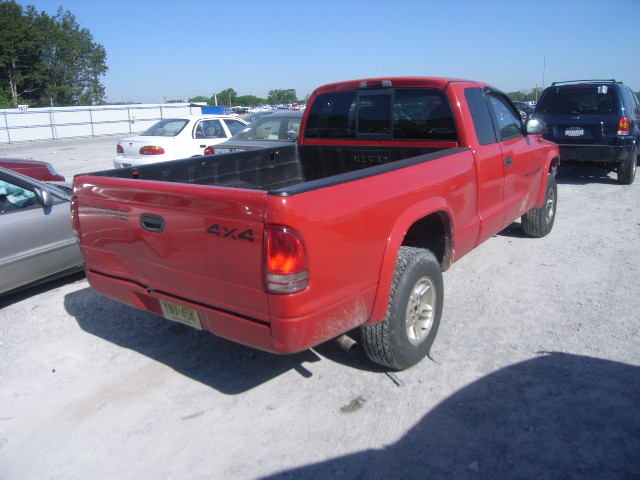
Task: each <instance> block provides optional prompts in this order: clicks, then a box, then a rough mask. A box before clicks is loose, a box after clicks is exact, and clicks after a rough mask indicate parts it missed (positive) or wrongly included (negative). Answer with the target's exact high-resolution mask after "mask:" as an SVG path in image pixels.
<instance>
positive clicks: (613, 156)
mask: <svg viewBox="0 0 640 480" xmlns="http://www.w3.org/2000/svg"><path fill="white" fill-rule="evenodd" d="M633 146H634V144H633V143H632V142H625V143H624V144H622V143H620V144H616V145H576V144H566V143H558V147H560V159H561V160H562V163H594V164H610V165H614V166H615V165H618V164H620V163H621V162H624V161H626V160H627V159H628V158H629V155H631V152H632V151H633Z"/></svg>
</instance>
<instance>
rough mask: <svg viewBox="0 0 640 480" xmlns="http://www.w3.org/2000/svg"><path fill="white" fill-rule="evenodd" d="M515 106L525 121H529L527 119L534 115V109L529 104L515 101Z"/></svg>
mask: <svg viewBox="0 0 640 480" xmlns="http://www.w3.org/2000/svg"><path fill="white" fill-rule="evenodd" d="M513 104H514V105H515V106H516V108H517V109H518V111H519V112H520V116H521V117H522V120H523V121H525V122H526V121H527V119H528V118H529V117H530V116H531V115H532V114H533V110H534V107H533V106H531V105H530V104H529V102H519V101H515V102H513Z"/></svg>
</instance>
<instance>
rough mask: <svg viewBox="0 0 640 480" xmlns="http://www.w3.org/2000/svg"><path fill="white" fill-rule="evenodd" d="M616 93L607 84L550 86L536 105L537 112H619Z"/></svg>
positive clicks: (601, 113)
mask: <svg viewBox="0 0 640 480" xmlns="http://www.w3.org/2000/svg"><path fill="white" fill-rule="evenodd" d="M618 105H619V104H618V95H617V93H616V91H615V90H614V89H613V88H610V87H609V86H607V85H589V86H583V85H572V86H570V87H568V88H555V89H554V88H550V89H548V90H547V91H546V92H545V94H544V95H543V96H542V98H541V99H540V101H539V102H538V105H537V106H536V108H537V112H538V113H543V114H545V113H546V114H552V115H577V114H596V115H603V114H609V113H611V114H619V113H620V112H619V108H618Z"/></svg>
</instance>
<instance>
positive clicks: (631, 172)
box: [618, 145, 638, 185]
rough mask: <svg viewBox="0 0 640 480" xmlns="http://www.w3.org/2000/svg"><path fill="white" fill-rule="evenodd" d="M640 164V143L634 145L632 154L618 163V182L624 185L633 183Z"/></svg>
mask: <svg viewBox="0 0 640 480" xmlns="http://www.w3.org/2000/svg"><path fill="white" fill-rule="evenodd" d="M637 165H638V145H636V146H635V147H633V150H632V151H631V155H629V158H627V159H626V160H624V161H622V162H620V165H618V183H621V184H622V185H631V184H632V183H633V180H634V179H635V178H636V169H637Z"/></svg>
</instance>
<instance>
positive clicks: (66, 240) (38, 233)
mask: <svg viewBox="0 0 640 480" xmlns="http://www.w3.org/2000/svg"><path fill="white" fill-rule="evenodd" d="M71 195H72V192H71V189H70V188H65V187H64V186H61V185H58V186H56V185H53V184H49V183H44V182H40V181H38V180H35V179H34V178H31V177H28V176H26V175H22V174H20V173H17V172H14V171H12V170H9V169H7V168H3V167H0V230H1V231H2V241H0V295H3V294H6V293H9V292H12V291H14V290H17V289H20V288H24V287H27V286H31V285H34V284H37V283H40V282H43V281H46V280H50V279H52V278H56V277H59V276H63V275H67V274H70V273H73V272H78V271H80V270H82V267H83V259H82V254H81V253H80V248H79V246H78V240H77V238H76V236H75V234H74V232H73V229H72V225H71Z"/></svg>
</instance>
